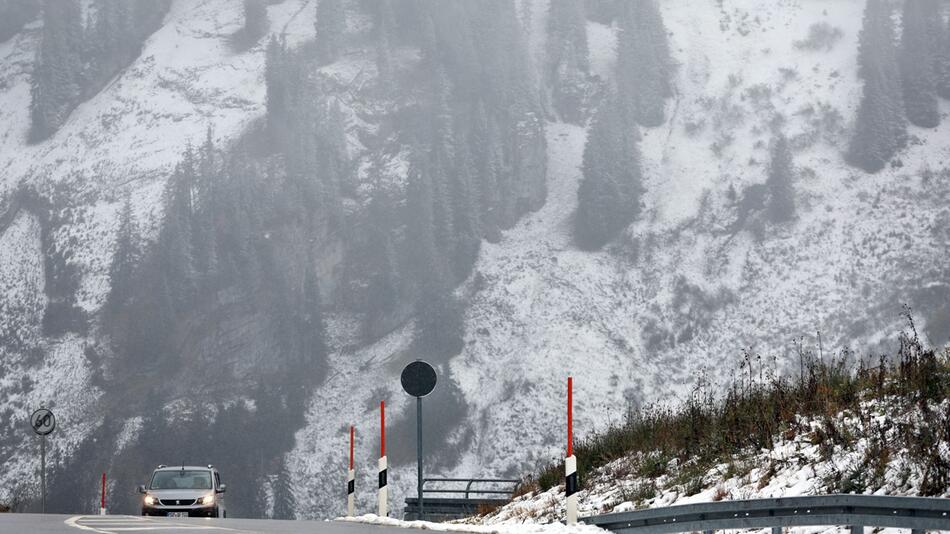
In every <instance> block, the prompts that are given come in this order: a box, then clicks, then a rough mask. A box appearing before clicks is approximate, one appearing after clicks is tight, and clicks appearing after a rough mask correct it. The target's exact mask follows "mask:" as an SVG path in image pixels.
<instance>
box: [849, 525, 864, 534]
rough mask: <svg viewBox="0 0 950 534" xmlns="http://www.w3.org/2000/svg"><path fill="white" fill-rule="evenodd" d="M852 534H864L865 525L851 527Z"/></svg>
mask: <svg viewBox="0 0 950 534" xmlns="http://www.w3.org/2000/svg"><path fill="white" fill-rule="evenodd" d="M851 534H864V525H851Z"/></svg>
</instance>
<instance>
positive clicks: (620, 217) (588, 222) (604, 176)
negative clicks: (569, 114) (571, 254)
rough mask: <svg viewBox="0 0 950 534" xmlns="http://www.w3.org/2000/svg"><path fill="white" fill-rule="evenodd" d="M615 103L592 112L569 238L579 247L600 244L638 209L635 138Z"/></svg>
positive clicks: (593, 247)
mask: <svg viewBox="0 0 950 534" xmlns="http://www.w3.org/2000/svg"><path fill="white" fill-rule="evenodd" d="M618 107H619V104H617V103H616V101H615V100H610V101H608V102H607V103H605V104H604V105H603V106H602V107H601V109H600V110H598V112H597V115H596V117H595V118H594V123H593V125H592V126H591V129H590V134H589V136H588V139H587V144H586V145H585V146H584V157H583V164H582V170H583V174H584V177H583V179H582V180H581V183H580V186H579V187H578V191H577V212H576V214H575V218H574V235H575V239H576V241H577V244H578V246H580V247H581V248H584V249H591V250H593V249H598V248H600V247H602V246H603V245H605V244H606V243H607V242H608V241H610V240H611V239H613V238H614V237H616V236H617V234H618V233H620V232H621V231H623V229H624V228H626V227H627V225H629V224H630V223H631V222H633V220H634V219H636V217H637V215H638V214H639V212H640V196H641V185H640V154H639V149H638V146H637V145H638V141H639V139H638V137H637V135H636V131H637V130H636V127H631V126H632V125H628V124H627V123H626V121H624V119H623V117H624V114H622V113H619V112H618V111H617V109H618Z"/></svg>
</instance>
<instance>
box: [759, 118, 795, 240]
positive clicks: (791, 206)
mask: <svg viewBox="0 0 950 534" xmlns="http://www.w3.org/2000/svg"><path fill="white" fill-rule="evenodd" d="M794 173H795V170H794V167H793V163H792V152H791V149H790V148H789V146H788V139H786V138H785V136H784V135H779V136H778V138H777V139H776V140H775V142H774V143H773V144H772V162H771V164H770V166H769V177H768V179H767V180H766V182H765V185H766V186H767V187H768V191H769V203H768V208H767V214H768V218H769V220H770V221H771V222H773V223H783V222H787V221H790V220H792V219H794V218H795V190H794V188H793V184H792V182H793V181H794Z"/></svg>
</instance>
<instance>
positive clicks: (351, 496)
mask: <svg viewBox="0 0 950 534" xmlns="http://www.w3.org/2000/svg"><path fill="white" fill-rule="evenodd" d="M355 438H356V427H354V426H351V427H350V468H349V470H347V472H346V516H347V517H353V509H354V508H355V505H356V502H355V501H356V471H355V469H354V467H353V447H354V445H353V442H354V440H355Z"/></svg>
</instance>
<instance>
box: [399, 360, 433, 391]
mask: <svg viewBox="0 0 950 534" xmlns="http://www.w3.org/2000/svg"><path fill="white" fill-rule="evenodd" d="M400 380H401V381H402V389H404V390H406V393H408V394H410V395H412V396H413V397H425V396H426V395H428V394H429V393H432V390H433V389H435V383H436V380H437V379H436V376H435V369H433V368H432V366H431V365H429V364H428V363H426V362H424V361H422V360H416V361H414V362H412V363H410V364H409V365H407V366H406V368H405V369H403V370H402V376H401V377H400Z"/></svg>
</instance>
